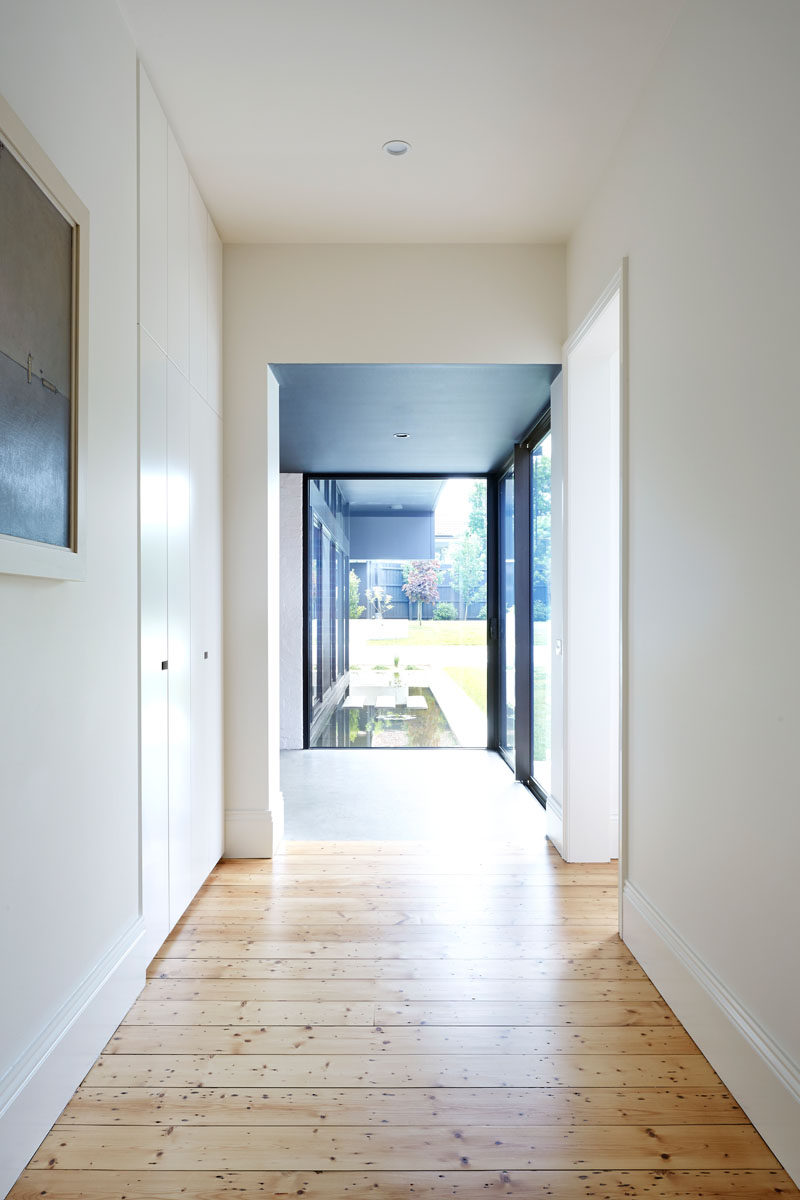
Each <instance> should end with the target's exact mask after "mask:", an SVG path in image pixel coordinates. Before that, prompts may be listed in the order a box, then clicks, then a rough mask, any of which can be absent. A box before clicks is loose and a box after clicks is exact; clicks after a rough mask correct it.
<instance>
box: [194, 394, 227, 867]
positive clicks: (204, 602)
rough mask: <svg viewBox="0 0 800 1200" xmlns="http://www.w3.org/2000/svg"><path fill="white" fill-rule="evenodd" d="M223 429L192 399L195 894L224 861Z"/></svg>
mask: <svg viewBox="0 0 800 1200" xmlns="http://www.w3.org/2000/svg"><path fill="white" fill-rule="evenodd" d="M221 430H222V422H221V421H220V419H219V417H218V416H217V414H216V413H215V412H214V410H213V409H211V408H210V407H209V406H208V405H207V404H206V403H205V401H204V400H202V399H201V398H200V396H199V395H198V394H197V393H196V392H193V393H192V414H191V461H192V667H191V682H192V734H191V742H192V886H193V887H194V888H195V889H196V888H199V887H200V885H201V884H202V882H203V880H204V879H205V877H206V875H207V874H208V872H209V871H210V870H211V868H212V867H213V866H214V864H215V863H216V862H217V861H218V860H219V858H220V857H221V855H222V837H223V832H222V528H221V501H222V457H221Z"/></svg>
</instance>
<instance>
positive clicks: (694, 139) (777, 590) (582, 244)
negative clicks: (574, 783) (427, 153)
mask: <svg viewBox="0 0 800 1200" xmlns="http://www.w3.org/2000/svg"><path fill="white" fill-rule="evenodd" d="M798 44H800V7H799V6H798V5H797V3H796V2H795V0H766V2H765V3H762V4H753V3H751V2H748V0H694V2H693V3H692V4H688V5H687V6H686V7H685V9H684V10H683V13H682V15H681V17H680V18H679V20H678V22H677V25H676V27H675V30H674V33H673V35H672V37H671V39H670V42H669V43H668V45H667V47H666V50H665V52H664V55H663V58H662V60H661V62H660V64H659V66H658V69H657V70H656V72H655V73H654V76H653V78H652V80H651V83H650V85H649V88H648V90H647V92H646V94H645V95H644V96H643V97H642V98H641V101H640V103H639V105H638V108H637V113H636V115H635V118H634V120H633V122H632V124H631V126H630V128H629V130H628V131H627V134H626V136H625V138H624V139H623V142H622V144H621V145H620V147H619V149H618V152H617V155H616V157H615V161H614V163H613V164H612V166H611V168H610V170H609V172H608V174H607V176H606V178H605V180H604V182H603V184H602V186H601V188H600V190H599V192H598V194H597V196H596V199H595V201H594V203H593V204H592V206H591V207H590V209H589V211H588V212H587V213H586V215H585V217H584V219H583V221H582V223H581V225H580V227H579V229H578V230H577V232H576V234H575V236H574V238H573V239H572V241H571V243H570V247H569V256H568V290H569V309H570V327H571V328H575V327H576V326H577V324H578V323H579V322H580V320H581V319H582V317H583V315H584V314H585V313H586V311H587V310H588V309H589V308H590V307H591V304H592V303H593V301H594V300H595V299H596V297H597V295H598V294H599V293H600V292H601V291H602V289H603V287H604V286H605V284H606V283H607V282H608V280H609V279H610V277H611V276H612V275H613V273H614V271H615V270H616V269H617V268H618V266H619V263H620V260H621V258H622V256H623V255H625V254H627V255H629V257H630V265H629V297H630V320H629V341H630V360H629V386H630V399H629V407H630V415H629V474H630V479H629V489H630V491H629V495H630V505H629V519H630V541H629V556H630V560H629V681H630V694H629V721H630V727H629V739H630V754H629V762H628V789H629V804H628V817H627V847H628V858H629V875H628V880H627V882H626V889H625V892H626V900H625V908H624V929H625V936H626V939H628V940H629V941H630V943H631V944H632V945H633V946H634V949H636V951H637V953H639V954H640V955H641V956H642V958H643V961H645V963H646V965H648V969H650V970H651V971H652V973H653V975H654V978H655V981H656V983H657V985H658V986H659V987H660V988H661V989H662V991H664V993H665V995H666V997H667V999H668V1000H669V1001H670V1002H671V1003H673V1004H675V1006H676V1007H677V1008H678V1011H679V1015H680V1016H681V1017H682V1018H683V1019H684V1020H685V1021H686V1024H687V1026H688V1028H689V1031H690V1033H693V1034H694V1036H695V1037H696V1038H697V1040H698V1041H699V1043H700V1045H701V1047H702V1048H703V1049H704V1050H705V1051H706V1052H707V1053H708V1054H709V1055H710V1057H711V1058H712V1061H713V1062H714V1063H715V1065H716V1066H717V1069H718V1070H719V1071H720V1072H721V1073H722V1075H723V1078H724V1079H725V1080H726V1082H727V1083H728V1084H729V1086H731V1087H732V1088H733V1089H734V1091H735V1092H736V1094H737V1096H738V1098H739V1100H740V1101H742V1103H743V1104H744V1105H745V1107H746V1108H747V1110H748V1111H749V1113H750V1114H751V1116H753V1117H754V1119H755V1120H756V1122H757V1124H758V1125H759V1127H760V1129H761V1132H762V1133H763V1134H764V1136H765V1137H766V1138H767V1140H768V1141H769V1142H770V1144H771V1145H772V1146H773V1148H774V1149H776V1151H777V1152H778V1153H779V1155H780V1156H782V1158H783V1161H784V1162H785V1164H786V1165H787V1167H789V1168H790V1169H791V1170H792V1171H793V1172H794V1174H795V1176H796V1177H797V1178H798V1179H800V1151H798V1144H797V1138H796V1132H797V1129H798V1128H800V1022H798V1019H797V997H798V995H800V959H798V955H797V952H796V924H797V914H798V912H800V874H799V873H798V870H797V848H798V845H800V803H799V801H800V795H799V794H798V784H797V729H798V726H799V725H800V693H798V688H797V678H798V669H800V623H798V601H797V598H798V595H800V556H798V552H797V545H798V542H797V513H798V511H800V472H798V470H797V448H798V445H800V406H798V404H797V402H796V392H797V355H796V347H795V343H796V336H797V316H798V302H797V296H798V290H797V280H798V278H800V239H798V236H797V212H798V199H799V198H800V160H798V156H797V153H796V144H797V113H798V111H800V74H799V73H798V71H797V46H798Z"/></svg>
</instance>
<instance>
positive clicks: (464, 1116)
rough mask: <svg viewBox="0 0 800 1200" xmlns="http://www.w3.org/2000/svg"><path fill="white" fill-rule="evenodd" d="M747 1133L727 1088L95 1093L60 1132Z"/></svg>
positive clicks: (80, 1101) (74, 1108)
mask: <svg viewBox="0 0 800 1200" xmlns="http://www.w3.org/2000/svg"><path fill="white" fill-rule="evenodd" d="M320 1122H324V1123H325V1124H326V1125H419V1124H421V1123H424V1124H425V1125H455V1126H458V1127H459V1128H460V1127H461V1126H462V1125H490V1124H493V1123H494V1124H503V1125H626V1124H628V1123H629V1122H633V1123H634V1124H637V1125H659V1124H661V1125H739V1124H742V1123H746V1122H747V1118H746V1117H745V1115H744V1113H743V1112H742V1110H741V1109H740V1108H739V1106H738V1104H737V1103H736V1101H735V1100H734V1099H733V1098H732V1096H731V1095H730V1093H729V1092H727V1091H725V1089H724V1088H704V1089H699V1088H581V1089H572V1090H570V1089H568V1088H436V1089H431V1090H428V1091H425V1090H424V1089H421V1088H399V1089H397V1090H396V1091H385V1090H384V1091H375V1090H370V1089H369V1088H338V1089H337V1088H293V1089H283V1090H281V1089H276V1090H274V1091H269V1092H265V1091H264V1090H263V1089H262V1088H237V1089H235V1090H233V1091H231V1090H229V1089H219V1088H190V1089H180V1088H173V1087H169V1088H144V1087H132V1088H125V1089H124V1090H123V1089H120V1088H92V1087H86V1086H84V1087H81V1088H79V1089H78V1091H77V1092H76V1093H75V1096H74V1097H73V1099H72V1100H71V1101H70V1103H69V1104H68V1105H67V1107H66V1109H65V1110H64V1112H63V1113H62V1115H61V1117H60V1118H59V1120H58V1124H59V1125H64V1124H66V1125H318V1124H319V1123H320Z"/></svg>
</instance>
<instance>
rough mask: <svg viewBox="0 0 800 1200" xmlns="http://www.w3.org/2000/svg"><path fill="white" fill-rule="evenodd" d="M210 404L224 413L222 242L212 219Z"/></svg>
mask: <svg viewBox="0 0 800 1200" xmlns="http://www.w3.org/2000/svg"><path fill="white" fill-rule="evenodd" d="M207 399H208V403H209V404H210V405H211V407H212V408H213V409H214V411H215V412H217V413H219V415H220V416H222V242H221V241H220V240H219V234H218V233H217V231H216V229H215V228H214V223H213V221H212V220H211V218H210V217H209V218H208V397H207Z"/></svg>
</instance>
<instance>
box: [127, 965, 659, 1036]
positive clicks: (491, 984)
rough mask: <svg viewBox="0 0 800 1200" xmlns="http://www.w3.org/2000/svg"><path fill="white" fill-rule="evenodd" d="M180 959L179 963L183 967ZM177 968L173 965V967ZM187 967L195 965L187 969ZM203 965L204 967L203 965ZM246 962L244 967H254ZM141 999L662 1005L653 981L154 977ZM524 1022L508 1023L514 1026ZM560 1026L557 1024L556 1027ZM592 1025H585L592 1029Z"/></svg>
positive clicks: (420, 1003)
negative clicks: (590, 1026)
mask: <svg viewBox="0 0 800 1200" xmlns="http://www.w3.org/2000/svg"><path fill="white" fill-rule="evenodd" d="M180 961H181V960H177V962H180ZM173 965H177V964H176V961H175V960H173V961H172V962H171V963H170V966H173ZM187 965H188V966H189V967H192V966H194V965H195V964H192V963H189V964H187ZM200 965H202V964H200ZM255 965H256V964H254V963H246V964H245V966H248V967H250V966H255ZM141 999H142V1000H146V1001H154V1000H203V1001H212V1000H217V1001H219V1000H236V1001H238V1002H239V1003H240V1004H241V1003H243V1002H244V1003H249V1002H251V1001H252V1002H255V1003H259V1002H261V1001H269V1002H286V1001H292V1002H295V1003H306V1002H308V1001H312V1002H315V1001H327V1002H346V1003H357V1002H362V1001H375V1003H383V1004H388V1005H391V1004H395V1005H402V1004H417V1005H422V1004H439V1003H453V1004H455V1003H463V1004H477V1003H484V1004H485V1003H489V1002H491V1003H492V1004H504V1005H509V1004H520V1005H530V1004H540V1003H546V1004H572V1003H578V1004H584V1003H593V1002H608V1003H614V1004H620V1005H625V1006H626V1008H627V1007H632V1006H634V1005H635V1006H641V1005H642V1004H648V1005H653V1004H656V1003H658V1004H661V1003H663V1001H661V999H660V997H659V994H658V992H657V991H656V989H655V988H654V987H653V985H652V983H651V982H650V980H649V979H645V978H644V977H642V978H641V979H615V980H610V981H608V980H604V979H516V980H515V979H471V980H470V979H410V980H405V979H307V978H304V979H281V978H277V979H276V978H272V979H256V978H222V979H211V978H195V979H189V978H187V979H183V978H177V977H176V978H169V977H168V978H157V979H156V978H153V979H149V980H148V981H147V984H146V985H145V988H144V991H143V992H142V993H141ZM520 1023H523V1024H524V1022H518V1021H509V1022H507V1024H509V1025H514V1024H520ZM556 1023H557V1022H556ZM590 1023H591V1022H588V1021H587V1022H585V1024H590Z"/></svg>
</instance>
